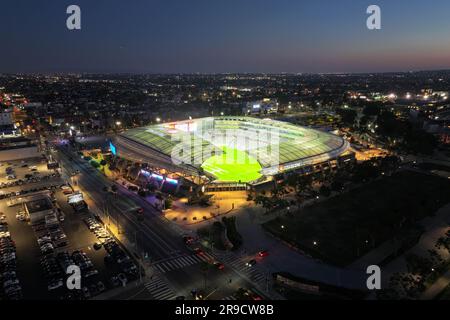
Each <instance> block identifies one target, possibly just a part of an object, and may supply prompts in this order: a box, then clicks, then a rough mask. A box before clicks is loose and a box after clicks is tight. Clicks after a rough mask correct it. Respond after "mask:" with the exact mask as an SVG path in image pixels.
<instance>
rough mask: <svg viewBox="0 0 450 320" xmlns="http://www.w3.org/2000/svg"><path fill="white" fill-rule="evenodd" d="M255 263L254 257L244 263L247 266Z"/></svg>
mask: <svg viewBox="0 0 450 320" xmlns="http://www.w3.org/2000/svg"><path fill="white" fill-rule="evenodd" d="M255 264H256V260H255V259H252V260H250V261H249V262H247V263H246V264H245V265H246V266H247V267H253V266H254V265H255Z"/></svg>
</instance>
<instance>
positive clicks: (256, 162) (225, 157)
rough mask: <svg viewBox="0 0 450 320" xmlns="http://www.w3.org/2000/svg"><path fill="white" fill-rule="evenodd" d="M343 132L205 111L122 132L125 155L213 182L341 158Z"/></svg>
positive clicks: (120, 151) (120, 150)
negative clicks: (206, 114)
mask: <svg viewBox="0 0 450 320" xmlns="http://www.w3.org/2000/svg"><path fill="white" fill-rule="evenodd" d="M348 148H349V144H348V142H347V141H345V140H344V139H343V138H341V137H339V136H336V135H333V134H329V133H326V132H322V131H318V130H314V129H310V128H305V127H300V126H296V125H292V124H289V123H285V122H280V121H275V120H271V119H259V118H252V117H225V116H222V117H207V118H200V119H193V120H186V121H178V122H171V123H163V124H156V125H150V126H147V127H141V128H135V129H131V130H128V131H126V132H124V133H122V134H120V135H118V136H117V137H116V138H115V140H114V142H113V143H111V152H112V153H113V154H114V155H116V156H118V157H121V158H125V159H129V160H132V161H135V162H139V163H146V164H148V165H149V166H151V167H157V168H164V169H166V170H169V171H171V172H177V173H181V174H183V175H190V176H197V177H205V178H207V179H208V180H209V181H215V182H226V183H231V182H239V183H250V184H251V183H254V182H257V181H261V179H264V178H267V177H271V176H274V175H277V174H279V173H285V172H289V171H293V170H298V169H301V168H305V167H311V166H314V165H317V164H321V163H327V162H328V161H330V160H333V159H337V158H339V157H340V156H341V155H343V154H344V153H346V151H347V150H348Z"/></svg>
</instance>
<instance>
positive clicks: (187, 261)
mask: <svg viewBox="0 0 450 320" xmlns="http://www.w3.org/2000/svg"><path fill="white" fill-rule="evenodd" d="M214 261H215V259H214V257H213V256H211V255H210V254H208V253H206V252H204V253H202V254H194V255H190V256H180V257H176V258H172V259H168V260H164V261H161V262H156V263H154V264H153V267H154V268H156V269H157V270H158V271H159V272H161V273H166V272H170V271H173V270H178V269H182V268H186V267H188V266H191V265H194V264H197V263H200V262H207V263H211V262H214Z"/></svg>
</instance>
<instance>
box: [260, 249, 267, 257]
mask: <svg viewBox="0 0 450 320" xmlns="http://www.w3.org/2000/svg"><path fill="white" fill-rule="evenodd" d="M268 255H269V251H267V250H261V251H260V252H258V256H260V257H267V256H268Z"/></svg>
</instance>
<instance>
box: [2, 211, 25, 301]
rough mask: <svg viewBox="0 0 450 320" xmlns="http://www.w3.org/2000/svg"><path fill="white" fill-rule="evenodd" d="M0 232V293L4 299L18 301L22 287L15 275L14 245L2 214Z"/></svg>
mask: <svg viewBox="0 0 450 320" xmlns="http://www.w3.org/2000/svg"><path fill="white" fill-rule="evenodd" d="M0 230H1V231H0V284H1V290H0V292H1V293H2V295H3V296H4V297H5V298H6V299H9V300H19V299H21V298H22V287H21V285H20V282H19V279H17V274H16V272H17V270H16V268H17V265H16V245H15V243H14V241H13V240H12V239H11V235H10V233H9V231H8V223H7V222H6V216H5V215H4V214H1V215H0Z"/></svg>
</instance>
